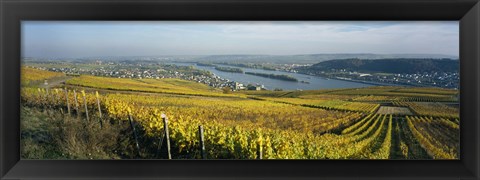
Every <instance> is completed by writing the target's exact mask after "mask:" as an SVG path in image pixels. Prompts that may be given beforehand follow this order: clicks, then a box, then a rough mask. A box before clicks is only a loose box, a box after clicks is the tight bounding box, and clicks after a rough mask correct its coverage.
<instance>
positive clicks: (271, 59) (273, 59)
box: [22, 53, 458, 64]
mask: <svg viewBox="0 0 480 180" xmlns="http://www.w3.org/2000/svg"><path fill="white" fill-rule="evenodd" d="M395 58H408V59H412V58H419V59H426V58H431V59H442V58H448V59H458V57H456V56H450V55H442V54H371V53H338V54H297V55H253V54H250V55H249V54H244V55H242V54H239V55H235V54H229V55H171V56H99V57H83V58H60V57H50V58H47V57H24V58H22V60H23V61H24V62H28V61H39V60H48V61H62V60H69V61H86V60H87V61H88V60H94V61H96V60H106V61H122V60H131V61H137V60H143V61H157V62H172V61H177V62H182V61H183V62H214V63H223V62H225V63H279V64H292V63H296V64H315V63H319V62H323V61H327V60H333V59H395Z"/></svg>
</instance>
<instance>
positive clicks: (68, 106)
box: [65, 88, 70, 115]
mask: <svg viewBox="0 0 480 180" xmlns="http://www.w3.org/2000/svg"><path fill="white" fill-rule="evenodd" d="M65 99H66V101H67V112H68V115H70V102H69V100H68V90H67V88H65Z"/></svg>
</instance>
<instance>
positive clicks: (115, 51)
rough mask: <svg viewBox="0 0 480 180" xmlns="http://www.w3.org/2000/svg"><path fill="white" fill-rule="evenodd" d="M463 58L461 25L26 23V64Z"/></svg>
mask: <svg viewBox="0 0 480 180" xmlns="http://www.w3.org/2000/svg"><path fill="white" fill-rule="evenodd" d="M320 53H379V54H444V55H453V56H458V54H459V24H458V21H341V22H339V21H317V22H315V21H300V22H298V21H281V22H278V21H277V22H274V21H263V22H262V21H259V22H251V21H242V22H238V21H230V22H228V21H225V22H224V21H217V22H202V21H148V22H127V21H115V22H112V21H23V22H22V56H23V57H91V56H159V55H219V54H267V55H268V54H270V55H290V54H320Z"/></svg>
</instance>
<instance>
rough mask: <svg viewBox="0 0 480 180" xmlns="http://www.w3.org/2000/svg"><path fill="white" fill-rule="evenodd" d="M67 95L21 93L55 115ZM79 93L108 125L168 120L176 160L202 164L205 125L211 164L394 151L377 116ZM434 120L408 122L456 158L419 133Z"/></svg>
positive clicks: (229, 100) (446, 124) (155, 131)
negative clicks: (184, 158)
mask: <svg viewBox="0 0 480 180" xmlns="http://www.w3.org/2000/svg"><path fill="white" fill-rule="evenodd" d="M67 92H68V93H67V94H68V96H67V97H65V94H66V93H65V91H64V90H62V89H53V90H50V91H49V93H46V91H45V90H44V89H36V88H22V103H23V104H24V105H29V106H39V107H53V108H56V107H65V106H66V100H65V98H69V101H68V102H69V103H70V106H71V107H74V106H76V104H75V101H74V99H75V97H74V95H73V93H71V91H67ZM76 92H79V91H78V89H77V90H76ZM80 92H81V93H82V95H79V94H77V100H78V103H79V106H80V107H83V96H85V98H86V101H87V107H88V108H89V109H95V108H96V107H97V104H96V102H97V101H96V99H97V98H98V99H99V100H100V102H101V108H102V110H103V111H104V112H105V114H106V117H107V118H109V119H110V120H113V121H123V120H128V117H129V114H130V115H131V116H132V117H133V119H134V121H136V122H137V123H138V124H139V125H140V126H141V128H143V129H144V130H145V132H146V135H147V136H150V137H160V136H161V135H162V133H163V128H164V124H163V120H162V118H163V117H164V116H163V114H166V116H167V117H168V119H169V132H170V139H171V142H172V147H173V149H174V150H175V152H173V155H174V157H180V156H175V155H176V154H189V155H191V156H189V157H191V158H199V155H200V153H199V151H200V148H199V134H198V126H199V125H202V126H203V127H204V135H205V146H206V150H207V158H212V159H256V158H259V153H260V152H261V153H262V158H264V159H363V158H368V159H385V158H388V157H389V153H390V147H391V145H392V144H391V136H392V131H393V130H392V129H393V128H392V121H393V120H392V116H391V115H380V114H371V113H369V112H368V111H369V110H367V112H361V111H360V112H350V111H339V110H325V109H319V108H309V107H303V106H298V105H292V104H285V103H276V102H271V101H258V100H252V99H245V98H238V97H198V96H178V95H158V94H156V95H147V94H116V93H103V94H101V93H98V92H96V91H92V92H90V91H84V90H81V91H80ZM79 98H82V100H79ZM367 109H368V108H367ZM83 111H84V109H83V108H80V112H83ZM410 119H411V118H410ZM417 119H418V118H417ZM435 120H437V119H435ZM433 121H434V119H433V118H426V117H425V118H420V119H419V120H415V121H413V120H409V127H410V128H411V129H412V131H414V135H415V137H416V138H418V139H419V140H420V142H421V143H422V145H424V147H425V149H433V148H432V147H435V148H436V149H433V150H432V155H433V156H435V157H437V156H438V154H439V153H443V154H450V152H453V151H454V150H455V149H453V150H452V148H450V146H448V148H445V147H438V144H441V143H438V142H435V141H434V140H436V141H446V140H449V139H447V138H448V137H450V136H445V137H444V138H445V139H439V140H438V139H432V137H433V136H432V135H429V134H425V133H420V131H421V132H429V133H433V134H435V135H437V134H438V133H440V132H441V131H440V130H439V129H432V128H431V127H427V126H422V124H421V123H433ZM435 127H442V128H445V129H451V130H455V129H456V128H458V123H456V121H448V120H446V119H443V120H442V119H439V120H438V123H435ZM421 128H423V129H421ZM416 129H419V130H417V131H415V130H416ZM452 142H453V141H452ZM438 149H440V150H438ZM440 157H446V158H454V157H455V156H450V155H445V156H440Z"/></svg>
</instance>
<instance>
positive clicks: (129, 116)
mask: <svg viewBox="0 0 480 180" xmlns="http://www.w3.org/2000/svg"><path fill="white" fill-rule="evenodd" d="M127 111H128V121H130V127H131V128H132V131H133V137H134V138H135V146H136V147H137V152H138V156H140V145H139V144H138V136H137V131H136V130H135V126H134V124H133V118H132V109H130V107H128V108H127Z"/></svg>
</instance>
